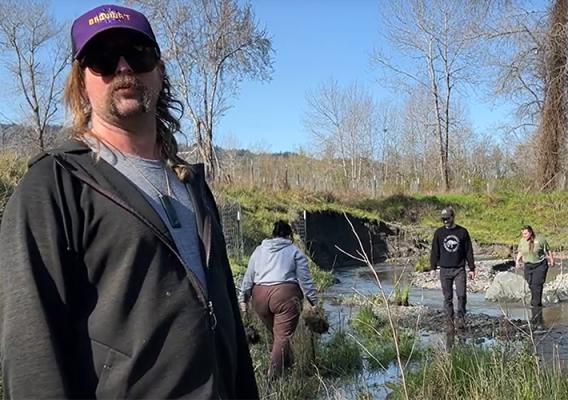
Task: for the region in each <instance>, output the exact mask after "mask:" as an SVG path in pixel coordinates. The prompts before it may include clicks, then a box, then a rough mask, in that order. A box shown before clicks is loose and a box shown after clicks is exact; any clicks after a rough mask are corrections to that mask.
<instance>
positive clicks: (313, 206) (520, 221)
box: [221, 188, 568, 250]
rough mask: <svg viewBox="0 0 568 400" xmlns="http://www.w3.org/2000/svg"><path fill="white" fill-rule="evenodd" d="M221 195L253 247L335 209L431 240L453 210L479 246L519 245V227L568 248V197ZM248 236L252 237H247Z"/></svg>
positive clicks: (268, 192)
mask: <svg viewBox="0 0 568 400" xmlns="http://www.w3.org/2000/svg"><path fill="white" fill-rule="evenodd" d="M221 193H223V196H226V197H227V198H229V199H231V200H232V201H238V202H240V203H241V204H242V206H243V209H244V212H245V217H246V219H245V222H244V223H245V227H244V231H245V235H248V238H247V240H249V241H251V242H255V241H259V240H261V239H262V238H264V237H266V236H267V235H269V231H270V227H271V223H272V222H273V221H274V220H276V219H279V218H285V219H289V220H290V219H294V218H296V217H297V216H298V215H299V213H300V212H302V211H303V210H307V211H319V210H331V211H337V212H344V211H345V212H348V213H351V214H353V215H355V216H359V217H365V218H377V219H380V220H383V221H385V222H390V223H395V224H397V225H402V226H404V227H405V228H407V229H409V230H415V231H416V232H417V233H418V234H419V235H421V236H423V237H424V238H425V239H429V238H430V236H431V234H432V231H433V230H434V228H435V227H437V226H440V222H439V215H440V211H441V210H442V208H444V207H445V206H447V205H452V206H453V207H454V208H455V209H456V212H457V217H456V221H457V223H458V224H460V225H463V226H465V227H466V228H467V229H468V230H469V232H470V234H471V236H472V238H473V239H474V240H475V241H476V242H478V243H480V244H505V245H513V244H517V243H518V240H519V239H520V230H521V227H522V226H523V225H525V224H529V225H532V227H533V228H534V229H535V231H536V232H537V233H539V234H543V235H544V236H545V237H547V238H548V240H549V242H550V244H551V246H552V247H553V248H554V249H557V250H563V249H564V248H565V247H568V192H552V193H521V192H508V193H494V194H479V193H472V194H439V195H414V196H406V195H396V196H390V197H386V198H377V199H365V198H357V197H356V196H351V197H350V198H344V199H341V198H337V197H334V196H333V195H330V194H325V193H307V192H301V191H287V192H280V191H272V190H261V189H255V190H243V189H239V190H236V189H230V188H223V189H222V191H221ZM247 232H248V233H247Z"/></svg>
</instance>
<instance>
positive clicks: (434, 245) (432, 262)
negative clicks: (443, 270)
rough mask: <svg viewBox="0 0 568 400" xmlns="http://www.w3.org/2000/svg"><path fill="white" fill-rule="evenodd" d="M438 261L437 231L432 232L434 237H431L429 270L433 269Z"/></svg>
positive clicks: (436, 266)
mask: <svg viewBox="0 0 568 400" xmlns="http://www.w3.org/2000/svg"><path fill="white" fill-rule="evenodd" d="M439 261H440V246H438V231H437V230H436V232H434V237H433V238H432V250H431V251H430V270H432V271H434V270H435V269H436V268H438V262H439Z"/></svg>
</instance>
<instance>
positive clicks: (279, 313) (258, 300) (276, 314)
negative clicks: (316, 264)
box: [239, 220, 317, 377]
mask: <svg viewBox="0 0 568 400" xmlns="http://www.w3.org/2000/svg"><path fill="white" fill-rule="evenodd" d="M304 296H305V297H306V299H307V300H308V302H309V303H310V304H311V306H316V304H317V296H316V289H315V286H314V283H313V280H312V275H311V274H310V270H309V269H308V259H307V258H306V256H305V255H304V253H302V251H301V250H300V249H299V248H298V247H297V246H296V245H294V243H293V235H292V228H291V227H290V225H289V224H288V223H286V222H284V221H282V220H280V221H277V222H275V223H274V229H273V231H272V238H270V239H265V240H263V241H262V244H261V245H260V246H258V247H257V248H256V249H255V251H254V252H253V253H252V255H251V257H250V260H249V263H248V267H247V270H246V272H245V276H244V278H243V282H242V285H241V292H240V294H239V302H240V304H241V309H242V310H243V311H246V308H247V303H248V302H249V300H251V303H252V306H253V308H254V310H255V311H256V313H257V314H258V316H259V317H260V319H261V320H262V322H263V323H264V325H265V326H266V327H267V328H268V329H269V330H270V331H271V332H272V334H273V336H274V342H273V345H272V351H271V362H270V368H269V370H268V375H269V376H271V377H272V376H277V375H280V374H281V373H282V371H283V370H284V369H285V368H287V367H289V366H290V365H291V363H292V358H291V351H290V339H291V338H292V335H293V334H294V331H295V330H296V327H297V326H298V321H299V318H300V312H301V309H302V298H303V297H304Z"/></svg>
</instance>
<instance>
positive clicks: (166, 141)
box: [64, 60, 188, 181]
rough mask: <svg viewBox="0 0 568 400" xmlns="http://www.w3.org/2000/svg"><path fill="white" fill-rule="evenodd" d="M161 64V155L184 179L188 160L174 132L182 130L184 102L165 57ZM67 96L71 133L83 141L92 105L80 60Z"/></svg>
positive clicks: (73, 68) (74, 67)
mask: <svg viewBox="0 0 568 400" xmlns="http://www.w3.org/2000/svg"><path fill="white" fill-rule="evenodd" d="M159 68H161V69H162V76H163V80H162V90H161V91H160V94H159V96H158V102H157V105H156V128H157V133H158V138H157V141H158V144H159V146H160V152H161V156H162V159H163V160H164V161H165V162H166V164H167V165H168V166H169V167H170V168H172V170H174V171H175V173H176V175H177V176H178V178H179V179H180V180H181V181H185V180H186V179H187V174H188V172H187V163H186V162H185V161H184V160H183V159H182V158H181V157H179V156H178V155H177V153H178V144H177V141H176V138H175V133H176V132H180V128H181V125H180V119H181V116H182V115H183V104H182V103H181V102H180V101H179V100H177V99H176V98H175V97H174V95H173V93H172V89H171V84H170V80H169V78H168V75H167V74H166V67H165V65H164V63H163V61H160V65H159ZM64 99H65V105H66V107H67V109H68V110H69V111H70V112H71V115H72V118H73V126H72V129H71V137H73V138H75V139H77V140H80V141H84V137H85V136H86V135H90V134H91V130H90V128H89V124H90V122H91V113H92V109H91V104H90V103H89V99H88V98H87V96H86V92H85V71H84V69H83V68H82V67H81V65H80V64H79V61H77V60H75V61H74V62H73V64H72V65H71V72H70V74H69V77H68V78H67V82H66V83H65V92H64ZM174 112H177V113H178V116H175V115H174Z"/></svg>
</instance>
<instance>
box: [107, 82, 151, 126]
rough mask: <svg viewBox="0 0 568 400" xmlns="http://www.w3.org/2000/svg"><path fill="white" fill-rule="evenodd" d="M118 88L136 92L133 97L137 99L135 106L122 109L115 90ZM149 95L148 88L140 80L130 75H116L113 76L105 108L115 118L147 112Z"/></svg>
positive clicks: (149, 100) (149, 102)
mask: <svg viewBox="0 0 568 400" xmlns="http://www.w3.org/2000/svg"><path fill="white" fill-rule="evenodd" d="M120 89H130V90H134V91H135V92H136V96H135V97H134V98H135V99H136V100H138V105H137V106H136V107H129V108H127V109H123V108H122V107H120V105H119V101H120V100H119V99H118V98H117V92H118V91H119V90H120ZM150 105H151V96H150V93H149V91H148V88H147V87H146V86H144V84H142V82H140V80H139V79H138V78H136V77H134V76H132V75H118V76H116V77H115V78H114V80H113V81H112V83H111V87H110V95H109V96H108V97H107V99H106V109H107V110H108V112H109V114H110V116H111V117H113V118H116V119H123V118H128V117H132V116H136V115H141V114H144V113H147V112H148V111H149V110H150Z"/></svg>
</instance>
